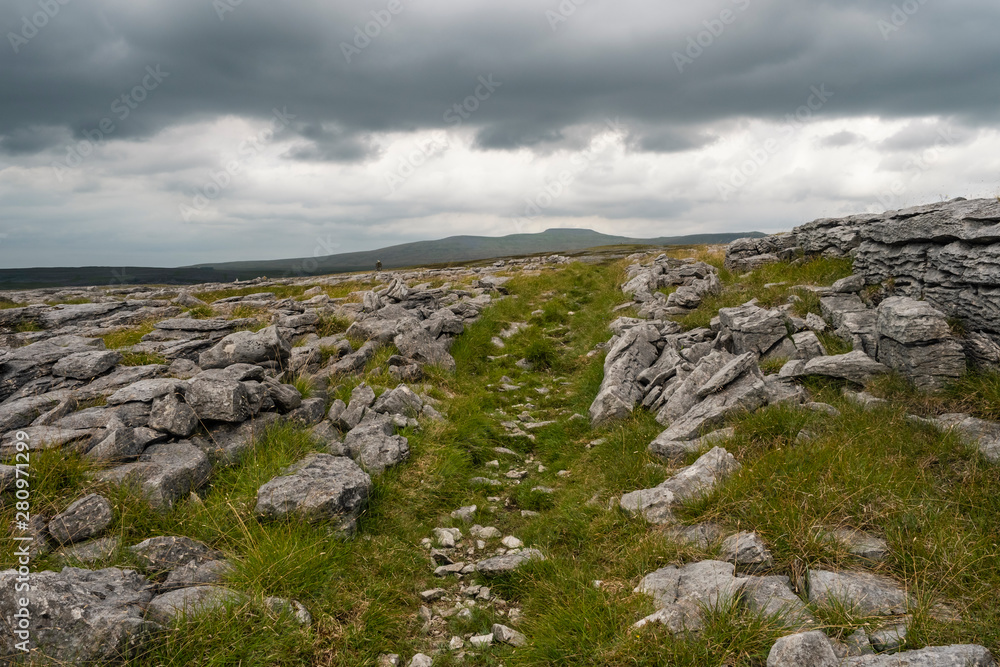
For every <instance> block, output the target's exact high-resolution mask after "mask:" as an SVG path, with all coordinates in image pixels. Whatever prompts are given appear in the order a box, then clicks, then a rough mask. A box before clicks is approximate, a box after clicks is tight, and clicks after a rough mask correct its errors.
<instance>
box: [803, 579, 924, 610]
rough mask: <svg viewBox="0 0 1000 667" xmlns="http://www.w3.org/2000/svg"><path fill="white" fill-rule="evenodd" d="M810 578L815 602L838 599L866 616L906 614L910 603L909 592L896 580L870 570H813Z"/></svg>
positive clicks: (811, 597)
mask: <svg viewBox="0 0 1000 667" xmlns="http://www.w3.org/2000/svg"><path fill="white" fill-rule="evenodd" d="M808 580H809V601H810V602H812V603H814V604H830V603H831V601H832V600H838V601H839V602H842V603H844V604H845V605H847V606H848V608H850V607H854V608H855V609H856V610H857V612H858V613H859V614H862V615H865V616H876V615H882V616H888V615H893V614H904V613H906V612H907V608H908V606H909V597H908V596H907V594H906V591H904V590H903V589H901V588H900V587H899V585H898V584H897V583H896V582H895V581H893V580H892V579H889V578H888V577H883V576H881V575H877V574H872V573H870V572H861V571H858V572H852V571H840V572H831V571H829V570H815V569H810V570H809V575H808Z"/></svg>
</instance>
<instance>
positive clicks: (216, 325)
mask: <svg viewBox="0 0 1000 667" xmlns="http://www.w3.org/2000/svg"><path fill="white" fill-rule="evenodd" d="M235 325H236V322H235V321H233V320H221V319H208V320H195V319H190V318H183V317H179V318H175V319H170V320H160V321H159V322H157V323H156V324H154V325H153V326H154V327H155V328H157V329H162V330H165V331H226V330H227V329H232V328H233V327H234V326H235Z"/></svg>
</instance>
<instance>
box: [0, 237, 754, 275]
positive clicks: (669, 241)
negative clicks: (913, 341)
mask: <svg viewBox="0 0 1000 667" xmlns="http://www.w3.org/2000/svg"><path fill="white" fill-rule="evenodd" d="M748 236H750V237H760V236H765V235H764V234H762V233H761V232H738V233H725V234H691V235H687V236H663V237H659V238H652V239H637V238H630V237H627V236H612V235H608V234H602V233H600V232H595V231H594V230H592V229H570V228H560V229H547V230H545V231H544V232H539V233H535V234H510V235H508V236H499V237H497V236H449V237H447V238H443V239H437V240H432V241H416V242H413V243H402V244H399V245H394V246H389V247H386V248H379V249H378V250H361V251H357V252H347V253H340V254H337V255H326V256H323V257H298V258H293V259H275V260H252V261H243V262H217V263H212V262H210V263H201V264H195V265H192V266H181V267H175V268H162V267H141V266H132V267H104V266H85V267H39V268H30V269H0V289H27V288H33V287H79V286H86V285H123V284H148V283H152V284H175V285H176V284H181V285H183V284H195V283H209V282H232V281H234V280H237V279H239V280H248V279H251V278H256V277H258V276H268V277H271V278H277V277H283V276H311V275H325V274H330V273H349V272H352V271H371V270H373V269H374V268H375V263H376V262H377V261H381V262H382V267H383V268H386V269H398V268H404V267H411V266H429V265H438V264H453V263H459V262H473V261H479V260H487V259H496V258H500V257H514V256H522V255H535V254H552V253H562V252H576V251H581V250H587V249H589V248H596V247H602V246H616V245H632V246H671V245H700V244H711V243H729V242H730V241H733V240H735V239H738V238H743V237H748Z"/></svg>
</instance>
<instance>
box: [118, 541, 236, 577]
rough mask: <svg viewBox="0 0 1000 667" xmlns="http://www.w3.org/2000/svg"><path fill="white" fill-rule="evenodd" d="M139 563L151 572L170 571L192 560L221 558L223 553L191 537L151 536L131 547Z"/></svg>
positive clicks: (206, 560)
mask: <svg viewBox="0 0 1000 667" xmlns="http://www.w3.org/2000/svg"><path fill="white" fill-rule="evenodd" d="M129 551H131V552H132V553H133V554H135V557H136V559H137V560H138V561H139V565H140V566H142V567H143V568H144V569H146V570H148V571H149V572H169V571H172V570H176V569H177V568H179V567H181V566H182V565H187V564H188V563H191V562H196V563H199V564H201V563H206V562H208V561H211V560H220V559H222V558H223V553H222V552H221V551H219V550H217V549H213V548H211V547H209V546H208V545H207V544H204V543H202V542H199V541H197V540H192V539H191V538H190V537H174V536H165V537H151V538H149V539H147V540H143V541H142V542H140V543H139V544H136V545H135V546H131V547H129Z"/></svg>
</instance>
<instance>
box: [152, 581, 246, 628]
mask: <svg viewBox="0 0 1000 667" xmlns="http://www.w3.org/2000/svg"><path fill="white" fill-rule="evenodd" d="M245 599H246V598H245V596H244V595H242V594H241V593H237V592H236V591H233V590H230V589H228V588H223V587H221V586H192V587H190V588H181V589H179V590H175V591H170V592H169V593H164V594H163V595H158V596H156V597H155V598H153V600H152V601H151V602H150V603H149V607H148V609H147V610H146V617H147V618H148V619H149V620H151V621H153V622H155V623H159V624H160V625H170V623H171V622H172V621H173V620H174V619H176V618H178V617H180V616H185V617H189V616H197V615H199V614H207V613H211V612H214V611H218V610H221V609H225V608H226V606H227V605H235V604H240V603H241V602H243V601H244V600H245Z"/></svg>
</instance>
